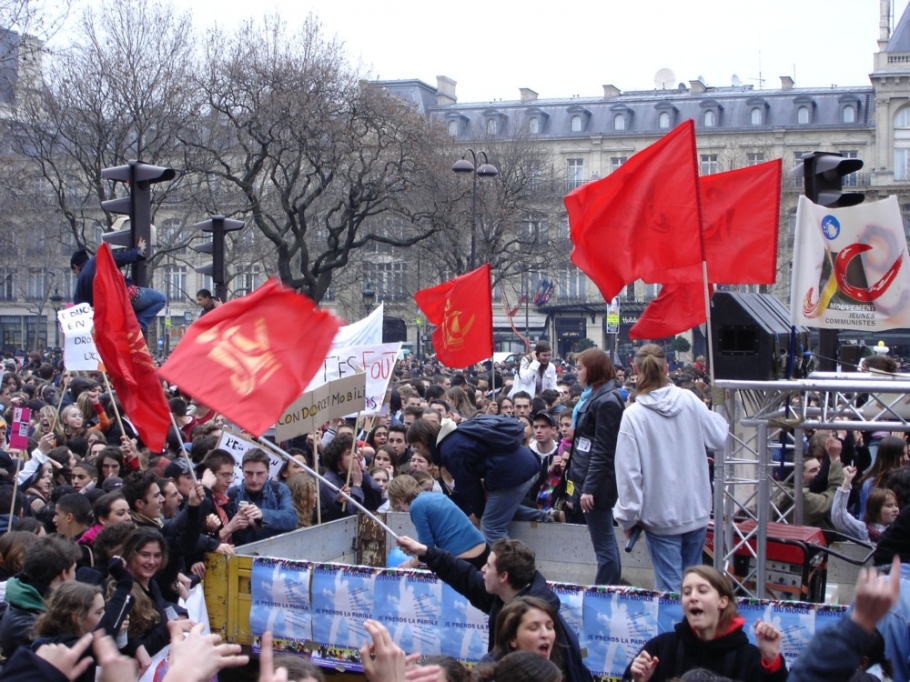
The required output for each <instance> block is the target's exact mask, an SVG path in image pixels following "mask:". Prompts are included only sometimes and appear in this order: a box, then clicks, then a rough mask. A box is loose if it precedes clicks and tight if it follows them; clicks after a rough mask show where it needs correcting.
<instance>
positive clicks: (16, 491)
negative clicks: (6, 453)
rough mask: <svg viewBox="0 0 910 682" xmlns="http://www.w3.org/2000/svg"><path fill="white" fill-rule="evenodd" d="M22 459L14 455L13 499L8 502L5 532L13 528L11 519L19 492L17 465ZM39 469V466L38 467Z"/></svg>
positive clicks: (14, 513)
mask: <svg viewBox="0 0 910 682" xmlns="http://www.w3.org/2000/svg"><path fill="white" fill-rule="evenodd" d="M21 462H22V460H21V459H20V458H18V457H16V474H15V478H13V499H12V500H10V503H9V523H7V524H6V532H7V533H9V532H10V531H11V530H12V529H13V519H14V518H15V515H16V497H17V496H18V494H19V465H20V463H21ZM38 470H39V471H40V470H41V469H40V467H39V469H38Z"/></svg>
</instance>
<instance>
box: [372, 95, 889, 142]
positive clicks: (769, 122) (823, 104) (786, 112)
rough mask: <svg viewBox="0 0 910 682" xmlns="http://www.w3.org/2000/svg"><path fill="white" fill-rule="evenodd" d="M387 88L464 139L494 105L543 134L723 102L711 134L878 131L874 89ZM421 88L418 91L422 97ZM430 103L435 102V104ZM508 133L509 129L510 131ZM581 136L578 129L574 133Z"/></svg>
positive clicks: (640, 124) (645, 123)
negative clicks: (758, 114) (517, 92)
mask: <svg viewBox="0 0 910 682" xmlns="http://www.w3.org/2000/svg"><path fill="white" fill-rule="evenodd" d="M381 85H382V86H383V87H386V88H387V89H388V90H390V91H392V92H395V94H399V95H403V94H404V93H405V92H407V91H408V90H410V89H413V90H414V92H413V93H411V94H410V95H409V96H406V99H408V101H412V102H413V101H417V100H418V99H419V98H420V101H421V102H422V106H423V107H424V109H425V111H426V113H427V114H428V115H430V116H432V117H434V118H438V119H445V118H446V117H450V116H451V115H452V113H455V112H457V113H458V114H459V115H460V116H462V117H464V119H465V121H466V123H467V124H466V125H465V126H463V127H462V128H461V130H460V132H459V134H458V137H459V138H460V139H464V140H470V139H475V138H477V137H478V136H483V135H484V132H485V131H486V126H485V119H486V117H488V116H489V112H490V110H495V111H496V113H497V114H498V115H499V116H501V117H503V118H505V119H511V120H512V121H521V120H525V119H526V117H527V116H529V115H531V114H532V113H537V112H543V113H545V114H546V115H547V117H548V119H547V125H546V127H543V126H542V127H541V128H540V132H539V133H538V135H537V136H538V137H540V138H542V139H558V138H562V137H569V136H572V135H571V118H572V115H573V113H574V112H577V111H579V110H584V111H587V112H590V118H589V121H588V124H587V126H586V128H585V133H586V134H588V135H608V136H636V135H641V134H643V133H655V134H657V133H659V132H660V128H659V116H660V112H661V111H662V110H666V108H670V107H672V108H673V109H676V110H677V111H678V114H677V120H679V121H682V120H685V119H688V118H692V119H695V121H696V122H697V123H700V121H701V120H702V118H703V112H704V109H705V107H706V106H710V107H718V108H719V109H721V110H722V111H723V112H724V116H723V120H722V121H721V122H719V123H718V124H717V125H715V126H713V127H712V128H711V129H710V131H711V132H717V133H722V132H725V131H731V130H740V131H745V130H749V131H755V130H762V129H765V130H771V129H775V128H807V127H808V128H844V129H855V128H857V127H859V128H870V129H871V128H873V127H874V121H873V119H872V110H873V107H874V101H875V98H874V96H873V89H872V87H871V86H857V87H828V88H796V87H786V88H782V89H780V90H755V89H754V88H753V86H751V85H746V86H730V87H708V88H707V89H706V90H705V91H704V92H699V93H693V92H690V91H689V90H688V89H686V88H685V87H683V88H679V89H673V90H640V91H632V92H625V93H620V94H618V95H616V96H613V97H570V98H551V99H531V100H512V101H500V100H497V101H495V102H470V103H455V104H441V105H440V104H437V100H436V97H435V95H434V93H435V89H434V88H432V87H431V86H429V85H426V84H425V83H422V82H420V81H416V80H412V81H384V82H381ZM418 93H419V96H418ZM429 100H431V101H429ZM809 101H811V102H813V103H814V111H813V115H812V118H811V122H810V123H808V124H799V123H797V119H796V115H795V112H796V109H797V108H798V107H797V104H798V103H801V102H809ZM845 102H858V103H859V111H858V115H857V117H856V122H855V123H844V122H843V114H842V109H843V107H844V103H845ZM756 106H760V107H762V108H763V113H762V119H761V120H762V123H761V124H760V125H752V123H751V120H752V119H751V112H752V109H753V108H755V107H756ZM617 111H627V112H629V113H631V116H630V121H629V122H628V124H627V125H626V127H625V128H624V129H622V130H615V128H614V117H615V116H616V114H617ZM502 134H507V133H506V132H505V131H503V133H502ZM575 136H576V137H577V133H576V134H575Z"/></svg>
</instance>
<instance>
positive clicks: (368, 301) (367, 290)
mask: <svg viewBox="0 0 910 682" xmlns="http://www.w3.org/2000/svg"><path fill="white" fill-rule="evenodd" d="M360 295H361V296H362V297H363V308H364V310H366V311H367V315H369V314H370V312H371V311H372V310H373V303H375V301H376V292H375V291H374V290H373V283H372V282H370V281H367V282H364V283H363V288H362V289H361V290H360Z"/></svg>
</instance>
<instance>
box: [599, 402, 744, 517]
mask: <svg viewBox="0 0 910 682" xmlns="http://www.w3.org/2000/svg"><path fill="white" fill-rule="evenodd" d="M727 432H728V426H727V420H726V419H724V418H723V417H722V416H721V415H719V414H716V413H714V412H711V411H710V410H709V409H708V408H707V406H706V405H705V404H704V403H703V402H702V401H701V400H700V399H699V398H698V397H697V396H696V395H695V394H694V393H692V392H691V391H687V390H683V389H680V388H677V387H676V386H674V385H672V384H670V385H669V386H665V387H664V388H660V389H657V390H655V391H651V392H650V393H646V394H644V395H639V396H638V397H636V399H635V403H633V404H632V405H631V406H630V407H628V408H627V409H626V411H625V412H624V413H623V416H622V422H621V424H620V427H619V438H618V439H617V442H616V485H617V489H618V492H619V501H618V502H617V503H616V507H615V509H614V516H615V518H616V520H617V521H618V522H619V523H620V524H621V525H622V527H623V528H624V529H629V528H632V527H634V526H635V525H637V524H639V523H640V524H641V525H642V526H644V528H645V530H648V531H650V532H652V533H655V534H656V535H681V534H683V533H688V532H690V531H693V530H697V529H699V528H704V527H706V526H707V525H708V521H709V519H710V515H711V508H712V495H711V484H710V481H709V480H708V463H707V459H706V454H705V451H706V450H708V451H715V450H721V449H723V447H724V443H725V441H726V439H727Z"/></svg>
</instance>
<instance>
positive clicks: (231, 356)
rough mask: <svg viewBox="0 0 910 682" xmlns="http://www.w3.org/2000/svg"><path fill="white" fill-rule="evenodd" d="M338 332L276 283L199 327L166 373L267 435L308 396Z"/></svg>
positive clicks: (166, 366)
mask: <svg viewBox="0 0 910 682" xmlns="http://www.w3.org/2000/svg"><path fill="white" fill-rule="evenodd" d="M338 327H339V322H338V320H337V319H336V318H335V317H333V316H332V315H331V314H330V313H328V312H326V311H324V310H319V309H318V308H317V307H316V304H315V303H313V302H312V301H311V300H310V299H308V298H307V297H306V296H303V295H302V294H298V293H297V292H296V291H294V290H292V289H289V288H287V287H285V286H283V285H282V284H281V283H280V282H279V281H278V280H276V279H271V280H269V281H268V282H266V283H265V284H264V285H262V286H261V287H259V288H258V289H256V291H254V292H253V293H252V294H249V295H248V296H244V297H243V298H239V299H236V300H233V301H230V302H228V303H225V304H224V305H222V306H219V307H217V308H215V309H214V310H213V311H211V312H210V313H208V314H207V315H206V316H205V317H202V318H200V319H199V320H198V321H197V322H195V323H194V324H193V325H192V326H191V327H190V328H189V331H188V332H187V333H186V334H185V335H184V337H183V339H181V341H180V343H179V344H178V346H177V348H176V349H175V350H174V352H173V354H172V355H171V357H170V358H169V359H168V361H167V362H166V363H165V364H164V366H163V367H162V368H161V369H160V370H158V374H159V375H160V376H162V377H163V378H165V379H167V380H168V381H170V382H172V383H175V384H177V385H178V386H179V387H180V389H181V390H182V391H185V392H186V393H188V394H189V395H191V396H193V397H194V398H197V399H199V400H200V401H202V402H203V403H205V404H206V405H208V406H209V407H211V408H212V409H214V410H215V411H217V412H220V413H221V414H223V415H224V416H225V417H227V419H228V420H230V421H232V422H233V423H235V424H237V425H238V426H240V427H241V428H243V429H245V430H246V431H249V432H250V433H252V434H253V435H255V436H259V435H261V434H262V433H263V432H264V431H265V430H266V429H267V428H269V427H270V426H272V425H273V424H274V423H275V422H276V421H277V419H278V418H279V417H280V416H281V413H282V412H284V410H285V408H286V407H287V406H288V405H290V404H291V403H292V402H294V401H295V400H297V398H299V397H300V396H301V395H302V394H303V392H304V391H305V390H306V387H307V385H308V384H309V383H310V380H311V379H312V378H313V376H314V375H315V374H316V371H317V370H318V369H319V367H320V366H321V365H322V363H323V362H324V361H325V357H326V355H327V354H328V351H329V348H330V347H331V345H332V339H334V338H335V334H336V333H337V332H338Z"/></svg>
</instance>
